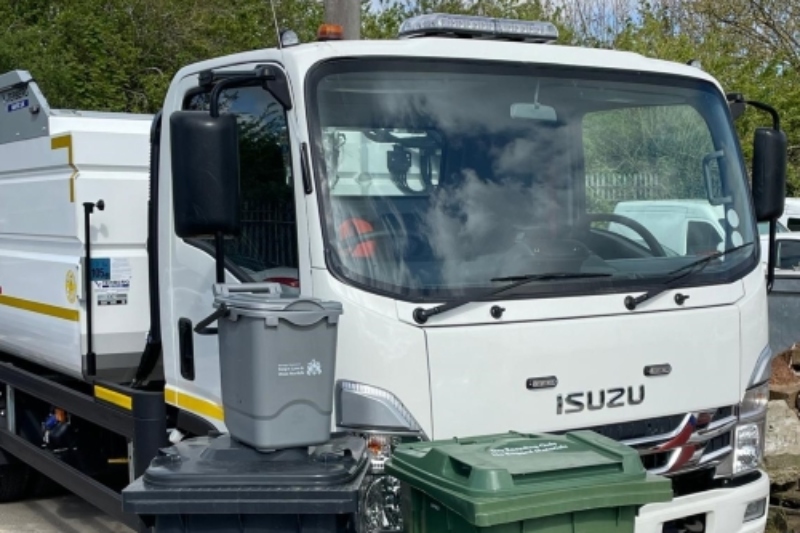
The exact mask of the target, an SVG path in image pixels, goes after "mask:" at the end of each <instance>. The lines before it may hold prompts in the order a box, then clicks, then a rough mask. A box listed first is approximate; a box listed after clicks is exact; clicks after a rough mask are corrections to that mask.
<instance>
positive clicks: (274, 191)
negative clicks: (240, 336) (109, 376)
mask: <svg viewBox="0 0 800 533" xmlns="http://www.w3.org/2000/svg"><path fill="white" fill-rule="evenodd" d="M253 66H255V65H253ZM247 68H248V67H246V66H241V65H238V66H237V67H236V70H239V71H241V70H245V69H247ZM209 102H210V89H208V88H200V87H198V84H197V76H196V75H195V76H191V77H188V78H187V79H185V80H184V81H183V83H182V92H181V102H180V107H181V108H182V109H184V110H195V111H206V112H207V111H208V109H209ZM176 107H178V106H177V105H176ZM220 113H233V114H235V115H236V116H237V119H238V123H239V152H240V183H241V199H242V203H241V220H242V231H241V234H240V236H238V237H236V238H227V239H226V242H225V263H226V264H225V266H226V282H227V283H248V282H262V281H273V282H277V283H280V284H282V286H283V290H284V291H285V292H289V293H292V292H299V291H300V287H301V284H306V283H310V279H308V278H307V276H308V275H309V274H308V273H309V272H310V269H309V268H308V265H309V258H308V247H307V246H306V247H305V249H300V248H299V247H298V242H299V241H301V239H299V238H298V228H299V227H302V226H303V225H304V224H298V202H297V200H296V198H303V196H302V180H301V179H300V178H299V176H300V175H301V174H300V168H299V165H293V160H294V161H299V158H298V155H297V154H293V152H295V151H296V149H295V148H294V147H295V146H296V143H293V142H292V140H291V139H292V136H293V135H294V132H293V130H292V128H291V127H290V126H289V125H290V124H293V122H291V120H290V119H289V115H288V113H287V112H286V111H285V109H284V107H283V106H282V105H281V104H280V103H279V102H278V101H277V100H276V99H275V97H274V96H272V95H271V94H270V93H269V92H268V91H266V90H264V89H263V88H261V87H234V88H230V89H226V90H224V91H222V93H221V96H220ZM167 120H168V117H167ZM162 141H163V142H165V143H169V138H168V135H166V136H165V138H164V139H163V140H162ZM168 149H169V145H168V144H164V145H162V153H164V152H166V151H168ZM164 160H165V161H168V158H164ZM168 165H169V163H166V164H165V165H163V166H162V176H167V175H169V173H170V170H169V168H168ZM165 167H166V168H165ZM296 167H297V168H296ZM168 181H169V180H166V179H162V188H161V191H162V195H161V198H162V200H161V203H162V206H161V220H162V227H164V228H169V229H168V230H167V231H168V232H169V235H168V236H166V235H164V231H163V230H162V242H164V241H169V242H171V243H172V249H171V251H170V252H169V256H168V257H165V258H163V259H162V263H161V264H162V265H163V264H169V267H168V268H167V269H166V273H165V272H162V273H161V276H162V284H161V290H162V295H161V297H162V309H164V310H163V311H162V329H163V330H164V353H165V365H164V366H165V375H166V379H167V395H166V397H167V401H168V402H169V403H172V404H173V405H177V406H178V407H181V408H183V409H186V410H189V411H191V412H193V413H195V414H198V415H201V416H203V417H204V418H206V419H207V420H209V421H211V422H213V423H215V424H216V425H217V426H218V427H221V423H222V420H223V418H222V408H221V402H220V392H219V387H220V385H219V355H218V345H217V337H216V335H199V334H197V333H194V331H193V327H194V325H196V324H197V323H198V322H199V321H200V320H202V319H203V318H205V317H206V316H208V314H209V313H210V312H212V311H213V307H212V302H213V296H212V293H211V288H212V285H213V283H214V282H215V260H214V239H213V238H212V237H210V238H193V239H179V238H178V237H177V236H176V235H175V233H174V231H173V230H172V224H171V216H172V204H171V202H172V199H171V194H170V193H169V192H168V191H165V190H164V189H165V187H169V185H167V183H168ZM298 183H299V185H298ZM198 186H202V184H198ZM296 189H297V194H295V192H296ZM167 198H169V200H167ZM301 205H304V204H301ZM304 213H305V211H304V208H303V209H302V210H301V211H300V214H301V216H302V217H304V216H305V215H304ZM165 216H169V217H170V223H168V224H164V223H163V221H164V220H165V219H164V217H165ZM303 220H304V218H303ZM163 246H164V245H163V244H162V246H161V249H162V254H163ZM301 264H305V265H306V266H307V267H306V268H305V269H302V268H300V265H301ZM301 272H305V274H301ZM165 277H166V278H167V280H168V281H167V282H166V283H165V282H164V279H165ZM170 300H171V302H172V306H171V309H170V308H169V307H168V306H166V305H164V302H166V301H170ZM170 355H172V357H170ZM167 367H170V368H167Z"/></svg>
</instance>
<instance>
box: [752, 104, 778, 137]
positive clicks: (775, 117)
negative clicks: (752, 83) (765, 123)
mask: <svg viewBox="0 0 800 533" xmlns="http://www.w3.org/2000/svg"><path fill="white" fill-rule="evenodd" d="M744 103H745V104H747V105H751V106H753V107H755V108H756V109H760V110H761V111H766V112H767V113H769V114H770V115H772V128H773V129H774V130H780V129H781V118H780V116H778V111H777V110H776V109H775V108H774V107H772V106H770V105H767V104H765V103H762V102H757V101H755V100H745V102H744Z"/></svg>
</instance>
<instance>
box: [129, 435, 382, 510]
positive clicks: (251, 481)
mask: <svg viewBox="0 0 800 533" xmlns="http://www.w3.org/2000/svg"><path fill="white" fill-rule="evenodd" d="M367 464H368V462H367V450H366V443H365V442H364V439H362V438H359V437H354V436H350V435H343V436H334V437H333V438H332V439H331V440H330V441H329V442H327V443H326V444H323V445H319V446H315V447H310V448H297V449H287V450H280V451H276V452H272V453H262V452H258V451H256V450H254V449H253V448H250V447H248V446H246V445H244V444H241V443H239V442H237V441H236V440H234V439H231V438H230V436H229V435H222V436H218V437H198V438H193V439H187V440H185V441H183V442H180V443H178V444H176V445H174V446H171V447H169V448H167V449H165V450H163V451H162V454H161V455H159V456H158V457H156V458H155V459H153V461H152V462H151V464H150V467H149V468H148V469H147V471H146V472H145V474H144V475H143V476H142V477H141V478H139V479H137V480H136V481H135V482H134V483H132V484H131V485H129V486H128V487H127V488H126V489H125V490H124V491H123V493H122V500H123V509H124V510H126V511H127V512H133V513H136V514H140V515H156V514H157V515H164V514H208V513H210V512H213V513H214V514H242V513H245V514H304V513H306V514H325V513H330V514H339V513H350V512H355V511H356V509H357V502H358V491H359V489H360V486H361V483H362V481H363V478H364V476H365V474H366V470H367ZM212 510H213V511H212Z"/></svg>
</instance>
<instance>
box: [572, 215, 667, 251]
mask: <svg viewBox="0 0 800 533" xmlns="http://www.w3.org/2000/svg"><path fill="white" fill-rule="evenodd" d="M592 222H616V223H617V224H622V225H623V226H627V227H629V228H630V229H632V230H633V231H635V232H636V233H638V234H639V235H641V236H642V239H644V242H645V243H646V244H647V247H648V248H650V251H651V252H653V255H655V256H657V257H666V256H667V252H665V251H664V248H663V247H662V246H661V243H659V242H658V239H656V238H655V236H654V235H653V234H652V233H650V230H648V229H647V228H645V227H644V226H643V225H641V224H640V223H638V222H636V221H635V220H633V219H632V218H628V217H626V216H623V215H618V214H616V213H587V214H586V215H585V216H584V217H583V218H582V219H581V222H580V224H578V227H579V228H584V227H585V228H586V231H587V232H588V231H589V226H590V225H591V223H592Z"/></svg>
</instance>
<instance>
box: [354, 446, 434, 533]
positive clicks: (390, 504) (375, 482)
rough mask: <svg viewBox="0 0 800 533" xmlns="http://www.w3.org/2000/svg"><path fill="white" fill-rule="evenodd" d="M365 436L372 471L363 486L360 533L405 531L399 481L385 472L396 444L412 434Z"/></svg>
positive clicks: (396, 532)
mask: <svg viewBox="0 0 800 533" xmlns="http://www.w3.org/2000/svg"><path fill="white" fill-rule="evenodd" d="M365 438H366V440H367V449H368V453H369V460H370V472H369V474H368V475H367V477H366V479H365V480H364V484H363V485H362V487H361V509H360V512H359V515H360V520H359V533H400V532H402V531H403V517H402V509H401V506H400V499H401V496H400V481H398V480H397V479H396V478H394V477H392V476H388V475H385V474H384V473H383V472H384V465H385V464H386V461H387V459H389V457H390V456H391V455H392V451H393V450H394V447H395V446H396V445H397V444H399V443H400V442H403V441H405V440H408V439H410V438H411V437H400V436H394V435H366V436H365ZM414 440H419V439H414Z"/></svg>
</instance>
